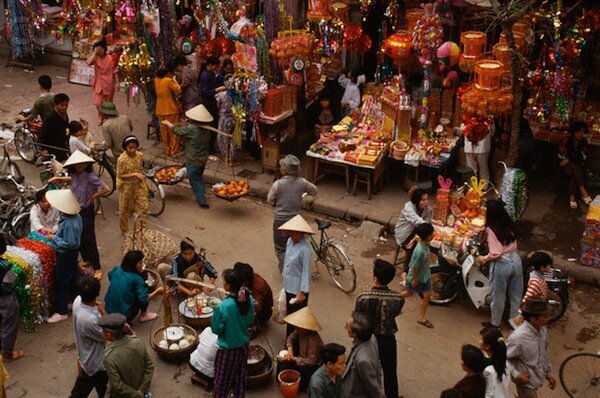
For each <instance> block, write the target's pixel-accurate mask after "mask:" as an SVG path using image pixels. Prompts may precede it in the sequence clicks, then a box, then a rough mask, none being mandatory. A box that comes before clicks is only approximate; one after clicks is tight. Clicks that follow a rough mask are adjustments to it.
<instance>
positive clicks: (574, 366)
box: [559, 351, 600, 398]
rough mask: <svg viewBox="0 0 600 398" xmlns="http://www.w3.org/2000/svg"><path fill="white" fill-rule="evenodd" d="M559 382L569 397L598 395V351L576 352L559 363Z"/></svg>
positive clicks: (599, 375)
mask: <svg viewBox="0 0 600 398" xmlns="http://www.w3.org/2000/svg"><path fill="white" fill-rule="evenodd" d="M559 378H560V384H561V386H562V388H563V389H564V390H565V392H566V393H567V395H568V396H569V397H570V398H585V397H590V398H591V397H599V396H600V351H598V352H577V353H575V354H571V355H569V356H568V357H567V358H566V359H565V360H564V361H563V362H562V363H561V364H560V371H559Z"/></svg>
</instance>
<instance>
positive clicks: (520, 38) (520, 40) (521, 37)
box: [498, 31, 525, 50]
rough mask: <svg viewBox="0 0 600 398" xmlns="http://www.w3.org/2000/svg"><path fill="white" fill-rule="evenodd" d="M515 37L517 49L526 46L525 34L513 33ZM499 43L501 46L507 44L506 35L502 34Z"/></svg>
mask: <svg viewBox="0 0 600 398" xmlns="http://www.w3.org/2000/svg"><path fill="white" fill-rule="evenodd" d="M513 36H514V38H515V47H517V49H519V50H520V49H522V48H524V46H525V34H524V33H521V32H516V31H514V32H513ZM498 43H500V44H506V36H504V33H500V40H498Z"/></svg>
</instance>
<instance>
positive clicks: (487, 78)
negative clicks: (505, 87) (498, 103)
mask: <svg viewBox="0 0 600 398" xmlns="http://www.w3.org/2000/svg"><path fill="white" fill-rule="evenodd" d="M504 73H505V68H504V64H503V63H502V62H500V61H493V60H490V59H484V60H481V61H477V62H476V63H475V86H476V87H477V88H478V89H479V90H485V91H495V90H497V89H499V88H500V78H501V76H502V75H503V74H504Z"/></svg>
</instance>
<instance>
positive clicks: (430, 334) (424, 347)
mask: <svg viewBox="0 0 600 398" xmlns="http://www.w3.org/2000/svg"><path fill="white" fill-rule="evenodd" d="M2 72H3V73H2V74H0V97H1V98H3V99H4V101H2V103H1V104H0V122H2V121H9V120H11V118H12V117H13V115H15V114H16V113H17V111H18V110H19V109H20V108H23V107H26V106H30V105H31V103H32V102H33V100H34V99H35V97H36V96H37V91H36V90H37V88H36V85H37V83H36V79H37V76H38V75H39V74H42V73H48V74H50V75H51V76H52V77H53V79H54V81H55V89H54V90H53V91H54V92H55V93H57V92H61V91H64V92H67V93H68V94H69V95H70V96H71V98H72V100H71V104H70V110H69V113H70V115H71V117H72V118H79V117H82V116H83V117H85V118H86V119H87V120H89V121H90V122H91V124H92V125H94V124H95V122H96V114H95V109H94V107H93V105H92V104H91V93H90V89H89V88H88V87H84V86H77V85H71V84H68V83H67V82H66V80H65V79H60V78H58V77H57V76H66V70H65V69H64V68H59V67H54V66H45V67H40V68H38V70H37V71H36V72H35V73H33V74H31V73H27V72H23V70H22V69H19V68H5V69H2ZM117 96H118V99H117V105H118V107H119V109H120V110H121V111H124V112H126V113H127V114H128V115H129V116H130V117H131V118H132V119H133V120H134V124H135V126H136V133H137V134H138V135H140V136H142V135H145V131H146V129H145V123H146V114H145V109H144V105H143V104H141V105H135V104H132V105H131V107H129V108H127V107H126V104H125V100H124V95H123V93H118V94H117ZM95 130H96V129H94V130H93V131H95ZM20 165H21V167H22V169H23V171H24V172H25V174H26V175H27V181H28V182H30V183H32V184H34V185H39V178H38V176H37V175H38V173H39V169H35V168H34V167H33V166H30V165H26V164H24V163H23V162H20ZM403 200H404V199H402V200H398V202H399V203H402V202H403ZM209 203H210V206H211V208H210V210H203V209H200V208H198V206H197V205H196V204H195V201H194V199H193V197H192V193H191V191H190V190H189V188H187V187H185V186H184V185H179V186H175V187H167V206H166V210H165V212H164V213H163V214H162V215H161V216H160V217H159V218H150V225H149V227H150V228H153V229H157V230H160V231H162V232H164V233H166V234H168V235H169V236H171V237H172V239H173V240H174V241H175V242H176V243H178V242H179V240H180V239H181V238H182V237H184V236H189V237H191V238H192V239H193V240H194V241H195V242H197V243H198V244H200V245H202V246H203V247H205V248H206V249H207V254H208V258H209V260H210V261H211V262H212V263H213V265H215V266H216V268H217V269H218V270H219V271H222V270H223V269H225V268H227V267H230V266H232V265H233V263H235V262H236V261H244V262H248V263H250V264H252V265H253V266H254V267H255V270H256V271H257V272H258V273H260V274H261V275H262V276H263V277H265V279H267V281H269V283H270V284H271V287H272V288H273V291H274V292H277V291H278V290H279V289H280V287H281V278H280V276H279V275H278V271H277V267H276V262H275V256H274V252H273V247H272V243H271V222H272V213H271V209H270V208H269V206H268V205H266V204H265V203H263V202H260V201H258V200H255V199H241V200H239V201H237V202H234V203H228V202H225V201H221V200H219V199H216V198H214V197H212V196H211V197H209ZM103 208H104V213H105V217H106V218H105V219H104V218H103V217H102V216H98V217H97V219H96V233H97V236H98V244H99V249H100V253H101V256H102V266H103V269H104V270H105V274H106V272H108V271H109V270H110V269H111V268H112V267H113V266H114V265H115V264H117V263H118V262H119V261H120V257H121V254H122V253H121V250H120V246H121V237H120V233H119V229H118V219H117V216H116V211H117V193H115V194H113V195H112V196H111V197H110V198H108V199H106V200H103ZM398 208H399V205H396V207H395V208H393V209H392V208H390V209H389V210H388V212H389V213H390V216H391V215H393V214H394V213H396V212H397V210H398ZM379 210H380V211H381V209H379ZM383 210H385V209H383ZM306 215H307V217H308V218H310V219H313V218H314V217H315V216H316V214H310V213H307V214H306ZM332 221H333V222H334V225H333V227H332V229H331V235H333V236H335V237H338V238H340V239H342V240H344V241H345V242H346V243H347V245H348V247H349V250H350V253H351V255H352V257H353V259H354V262H355V266H356V268H357V272H358V280H359V282H358V287H357V291H356V292H355V293H353V294H351V295H346V294H344V293H342V292H341V291H339V290H337V289H336V288H334V286H333V284H332V283H331V281H330V280H329V277H328V275H327V274H326V272H325V270H324V269H322V274H321V277H320V278H319V279H316V280H313V281H312V285H311V296H310V306H311V308H312V309H313V311H314V312H315V314H316V316H317V318H318V320H319V322H320V323H321V325H322V326H323V331H322V333H321V336H322V337H323V340H324V341H325V342H333V341H335V342H339V343H341V344H343V345H345V346H346V347H348V348H349V347H350V344H351V342H350V339H349V338H348V337H347V336H346V332H345V330H344V328H343V325H344V321H345V320H346V318H347V317H348V315H349V314H350V312H351V311H352V308H353V304H354V300H355V298H356V295H357V293H358V292H359V291H361V290H362V289H364V288H367V287H368V286H369V285H370V284H371V264H372V261H373V259H374V258H376V257H377V256H382V257H383V258H387V259H390V258H391V257H392V256H393V253H394V247H393V245H392V243H391V241H390V242H383V241H378V240H376V239H374V238H363V237H360V236H355V235H353V232H354V231H355V230H356V229H357V226H358V225H351V224H346V223H344V222H341V221H339V220H335V219H334V220H332ZM107 286H108V281H107V279H106V276H105V279H104V280H103V286H102V297H103V296H104V292H105V291H106V288H107ZM392 287H393V288H395V289H399V285H398V282H397V281H394V282H393V284H392ZM571 297H572V299H573V303H572V304H571V306H570V308H569V310H568V311H567V314H566V316H565V317H563V318H562V319H561V320H560V321H559V322H558V323H557V324H556V325H553V326H552V328H551V331H550V339H551V351H552V363H553V365H554V367H555V369H556V373H557V372H558V367H559V365H560V362H561V360H562V359H564V358H565V357H566V356H567V355H568V354H570V353H572V352H575V351H579V350H592V349H593V350H597V349H598V347H599V346H600V344H599V336H598V330H599V329H600V316H599V314H600V289H598V288H590V287H587V286H584V285H578V286H577V287H576V289H575V290H572V291H571ZM418 304H419V300H418V299H417V298H413V299H408V300H407V303H406V305H405V307H404V310H403V314H402V315H401V316H400V317H399V318H398V324H399V329H400V332H399V333H398V335H397V340H398V359H399V366H398V369H399V381H400V388H401V393H402V394H403V395H404V397H405V398H431V397H437V396H439V392H440V391H441V390H443V389H445V388H448V387H451V386H452V385H453V384H454V383H455V382H456V381H457V380H459V379H460V378H461V377H462V376H463V372H462V370H461V368H460V354H459V353H460V347H461V345H462V344H464V343H473V344H477V341H478V332H479V330H480V329H481V326H480V322H482V321H485V320H488V318H489V313H488V312H487V311H486V310H482V311H477V310H475V309H474V307H473V306H472V305H471V303H470V301H468V300H467V299H461V300H459V301H458V302H456V303H454V304H452V305H450V306H448V307H431V308H430V310H429V314H428V315H429V319H430V320H431V321H432V322H433V323H434V325H435V328H434V329H433V330H430V329H426V328H424V327H422V326H419V325H418V324H417V323H416V313H417V309H418ZM159 306H160V302H159V301H155V302H153V303H152V304H151V310H153V311H158V310H160V308H159ZM175 319H177V317H176V315H175ZM161 322H162V317H161V318H160V319H159V320H158V321H156V322H155V323H154V324H139V323H134V325H133V327H134V329H135V331H136V333H137V334H138V335H140V336H141V337H142V338H143V340H144V341H146V342H148V336H149V333H150V331H151V330H153V329H155V328H157V327H159V326H161V325H162V323H161ZM505 332H508V330H506V331H505ZM283 337H284V327H283V326H280V325H278V324H275V323H271V324H270V327H269V329H268V330H267V331H266V332H265V333H263V334H261V335H259V337H258V338H257V339H256V340H255V341H254V342H255V343H258V344H261V345H263V346H265V347H266V348H268V347H269V346H271V347H272V348H273V350H274V352H275V353H277V352H278V351H279V350H280V349H281V348H282V344H283ZM267 342H268V343H267ZM17 349H23V350H25V352H26V356H25V358H24V359H21V360H19V361H17V362H14V363H10V364H8V365H7V369H8V371H9V373H10V376H11V378H10V381H9V385H8V394H9V396H10V397H11V398H12V397H65V396H67V395H68V391H70V389H71V387H72V384H73V382H74V380H75V376H76V352H75V345H74V338H73V331H72V324H71V322H70V321H67V322H63V323H61V324H58V325H42V326H40V327H39V330H38V331H37V332H36V333H30V334H28V333H25V332H21V334H20V335H19V338H18V340H17ZM148 349H149V350H151V349H150V348H149V345H148ZM151 355H152V358H153V359H154V362H155V366H156V370H155V374H154V379H153V384H152V385H153V388H152V391H153V394H154V396H155V397H158V398H163V397H174V398H175V397H189V396H200V397H203V396H207V397H208V396H210V395H209V394H206V393H204V390H202V389H201V388H199V387H196V386H193V385H192V384H191V383H190V375H191V371H190V370H189V368H188V366H187V364H186V363H183V364H181V365H174V364H169V363H166V362H163V361H162V360H160V359H159V358H158V357H157V356H156V355H155V354H154V352H151ZM556 375H557V374H556ZM248 396H249V397H276V396H280V393H279V389H278V387H277V386H276V383H275V382H272V383H271V384H270V385H269V386H265V387H264V388H263V389H260V390H255V391H251V392H250V393H249V394H248ZM541 396H543V397H544V398H557V397H564V396H565V395H564V393H562V392H561V391H559V390H557V391H554V392H551V391H549V390H548V389H546V388H545V389H544V390H542V391H541Z"/></svg>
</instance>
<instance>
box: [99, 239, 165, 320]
mask: <svg viewBox="0 0 600 398" xmlns="http://www.w3.org/2000/svg"><path fill="white" fill-rule="evenodd" d="M142 269H144V253H142V252H141V251H139V250H130V251H128V252H127V253H125V256H124V257H123V261H122V262H121V265H120V266H119V265H117V266H116V267H114V268H113V269H112V271H110V272H109V273H108V280H109V281H110V284H109V285H108V291H107V292H106V297H104V305H105V307H106V312H107V313H109V314H112V313H119V314H123V315H125V316H126V317H127V321H128V322H131V320H132V319H133V318H135V316H136V315H137V314H138V312H139V313H140V322H147V321H151V320H153V319H156V318H157V317H158V314H157V313H155V312H149V311H148V304H149V302H150V299H151V298H153V297H154V296H156V295H158V294H160V293H162V292H163V288H162V287H159V288H158V289H156V290H155V291H153V292H152V293H150V294H148V287H147V286H146V283H145V282H144V278H142V276H141V275H140V272H142Z"/></svg>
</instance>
